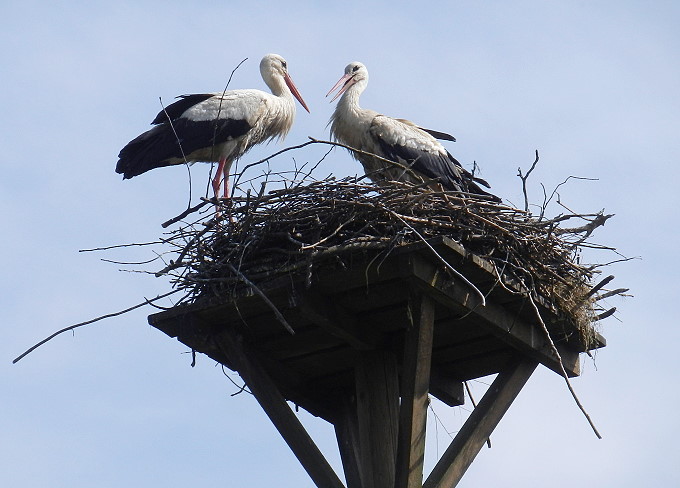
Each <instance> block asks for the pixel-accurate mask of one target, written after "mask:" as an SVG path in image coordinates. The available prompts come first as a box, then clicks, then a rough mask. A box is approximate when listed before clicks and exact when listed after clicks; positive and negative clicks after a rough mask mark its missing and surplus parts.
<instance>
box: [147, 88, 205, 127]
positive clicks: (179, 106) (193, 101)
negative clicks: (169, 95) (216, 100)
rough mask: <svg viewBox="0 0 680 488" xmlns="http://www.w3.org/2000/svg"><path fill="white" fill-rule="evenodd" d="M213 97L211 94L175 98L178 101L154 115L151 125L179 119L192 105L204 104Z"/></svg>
mask: <svg viewBox="0 0 680 488" xmlns="http://www.w3.org/2000/svg"><path fill="white" fill-rule="evenodd" d="M214 96H215V94H213V93H196V94H193V95H180V96H178V97H177V98H179V100H177V101H176V102H173V103H171V104H170V105H168V106H167V107H165V110H161V111H160V112H158V115H156V118H155V119H153V122H151V123H152V124H153V125H157V124H162V123H164V122H167V121H168V118H170V120H176V119H178V118H180V117H181V116H182V114H183V113H184V112H186V111H187V110H189V109H190V108H191V107H193V106H194V105H197V104H199V103H201V102H204V101H205V100H207V99H208V98H212V97H214Z"/></svg>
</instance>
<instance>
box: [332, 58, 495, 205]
mask: <svg viewBox="0 0 680 488" xmlns="http://www.w3.org/2000/svg"><path fill="white" fill-rule="evenodd" d="M367 85H368V70H367V69H366V66H364V65H363V64H362V63H359V62H356V61H355V62H353V63H350V64H348V65H347V67H346V68H345V74H344V75H343V76H342V78H340V80H339V81H338V82H337V83H336V84H335V85H334V86H333V88H331V89H330V91H329V92H328V93H327V94H326V96H328V95H330V94H331V93H333V92H334V91H335V90H338V92H337V93H336V94H335V96H334V97H333V98H332V99H331V102H332V101H334V100H336V99H337V98H338V97H340V96H342V98H340V101H339V102H338V104H337V106H336V108H335V112H333V115H332V116H331V120H330V125H331V134H332V136H333V138H335V139H336V140H337V141H339V142H341V143H343V144H345V145H347V146H350V147H352V148H354V149H358V150H360V151H363V152H364V153H371V154H375V155H377V156H380V157H381V158H384V159H388V160H389V161H394V162H396V163H398V164H390V163H389V162H387V161H384V160H380V159H378V158H375V157H373V156H371V155H368V154H364V153H360V152H354V151H353V152H352V153H353V156H354V157H355V158H356V159H357V160H358V161H359V162H360V163H361V164H362V165H363V167H364V171H365V173H366V175H367V176H368V177H369V178H371V180H373V181H375V182H376V183H382V182H384V181H389V180H401V181H409V182H412V183H420V182H421V181H422V180H419V178H418V177H416V176H415V175H419V176H420V175H422V176H424V177H425V178H429V179H435V180H437V181H438V182H439V183H441V184H442V186H443V187H444V188H446V189H447V190H453V191H459V192H465V193H473V194H477V195H484V196H486V197H488V198H491V199H493V200H495V201H500V199H499V198H498V197H496V196H494V195H491V194H490V193H488V192H486V191H484V190H483V189H482V188H480V186H479V184H481V185H483V186H486V187H489V184H488V183H487V182H486V181H484V180H483V179H481V178H477V177H475V176H473V175H472V174H471V173H470V172H469V171H467V170H466V169H465V168H463V167H462V166H461V164H460V163H459V162H458V161H457V160H456V159H455V158H454V157H453V156H452V155H451V154H450V153H449V152H448V151H447V150H446V149H445V148H444V146H442V145H441V143H439V141H437V139H441V140H446V141H455V140H456V139H455V138H454V137H453V136H451V135H449V134H446V133H444V132H438V131H435V130H430V129H424V128H422V127H418V126H417V125H416V124H414V123H413V122H411V121H409V120H405V119H395V118H392V117H388V116H386V115H382V114H380V113H378V112H376V111H374V110H368V109H364V108H361V107H360V106H359V97H360V96H361V94H362V93H363V91H364V90H365V89H366V86H367Z"/></svg>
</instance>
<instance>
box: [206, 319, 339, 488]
mask: <svg viewBox="0 0 680 488" xmlns="http://www.w3.org/2000/svg"><path fill="white" fill-rule="evenodd" d="M216 341H217V343H218V344H219V347H220V348H222V349H224V353H225V355H226V356H227V357H228V358H229V359H230V361H231V362H232V363H233V364H234V366H235V368H236V370H237V371H238V372H239V374H240V375H241V378H243V380H244V381H245V382H246V384H247V385H248V388H250V391H251V392H252V393H253V395H254V396H255V398H256V399H257V401H258V402H259V403H260V405H261V406H262V409H263V410H264V411H265V413H266V414H267V415H268V416H269V419H270V420H271V421H272V423H273V424H274V426H275V427H276V428H277V430H278V431H279V433H280V434H281V436H282V437H283V439H284V440H285V441H286V443H287V444H288V446H289V447H290V448H291V450H292V451H293V453H294V454H295V456H296V457H297V458H298V460H299V461H300V464H302V466H303V467H304V468H305V470H306V471H307V473H308V474H309V476H310V477H311V478H312V480H313V481H314V483H315V484H316V486H318V487H319V488H344V485H343V484H342V481H340V478H338V476H337V474H335V471H333V468H331V466H330V464H328V461H326V458H325V457H324V455H323V454H322V453H321V451H319V448H318V447H317V446H316V444H315V443H314V440H313V439H312V438H311V437H310V436H309V434H308V433H307V431H306V430H305V428H304V427H303V426H302V424H301V423H300V420H299V419H298V418H297V416H296V415H295V413H294V412H293V410H292V409H291V408H290V406H289V405H288V403H286V399H285V398H284V397H283V395H281V393H280V392H279V389H278V388H277V387H276V384H275V383H274V381H273V380H272V379H271V377H270V376H269V374H267V372H266V371H265V370H264V368H262V366H261V365H260V363H259V361H258V360H257V353H256V351H254V350H253V349H252V348H250V347H248V345H247V344H246V343H245V341H244V340H243V337H242V336H241V335H239V334H237V333H236V332H235V331H234V330H233V329H232V328H231V327H229V328H227V329H226V330H224V331H223V332H222V333H220V334H219V335H218V336H217V337H216Z"/></svg>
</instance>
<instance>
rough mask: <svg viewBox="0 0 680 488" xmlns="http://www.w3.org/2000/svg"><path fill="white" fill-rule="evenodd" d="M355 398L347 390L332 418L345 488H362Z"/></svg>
mask: <svg viewBox="0 0 680 488" xmlns="http://www.w3.org/2000/svg"><path fill="white" fill-rule="evenodd" d="M355 399H356V398H355V396H354V394H352V393H350V392H347V394H346V395H344V399H343V400H342V401H341V402H339V405H338V408H337V410H336V416H335V418H334V419H333V426H334V427H335V437H336V438H337V440H338V449H339V451H340V459H341V460H342V467H343V470H344V471H345V483H346V484H347V488H363V486H362V483H361V463H360V458H359V456H360V442H359V425H358V420H357V408H356V402H355V401H354V400H355Z"/></svg>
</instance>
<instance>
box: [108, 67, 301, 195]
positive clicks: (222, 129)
mask: <svg viewBox="0 0 680 488" xmlns="http://www.w3.org/2000/svg"><path fill="white" fill-rule="evenodd" d="M260 73H261V74H262V78H263V80H264V82H265V83H266V84H267V86H268V87H269V89H270V90H271V92H272V93H271V94H269V93H265V92H263V91H260V90H229V91H225V92H218V93H205V94H195V95H181V96H180V97H178V98H179V99H180V100H178V101H176V102H174V103H173V104H171V105H168V106H167V107H166V108H165V109H164V110H162V111H161V112H160V113H159V114H158V115H157V116H156V118H155V119H154V120H153V122H151V123H152V124H153V125H154V126H155V127H153V128H152V129H150V130H148V131H146V132H144V133H143V134H141V135H140V136H138V137H136V138H135V139H133V140H132V141H130V142H129V143H128V144H127V145H126V146H125V147H124V148H123V149H122V150H121V151H120V154H119V155H118V158H119V159H118V164H116V173H122V174H123V179H127V178H132V177H133V176H137V175H141V174H142V173H145V172H147V171H149V170H151V169H154V168H160V167H163V166H172V165H176V164H182V163H184V162H190V163H193V162H196V161H202V162H217V163H218V166H217V172H216V174H215V176H214V178H213V181H212V186H213V190H214V192H215V197H216V198H217V196H218V194H219V189H220V183H221V181H222V180H224V196H225V197H228V196H229V170H230V168H231V165H232V163H233V162H234V160H236V159H238V158H239V157H240V156H241V155H243V153H245V152H246V151H247V150H248V149H250V148H251V147H252V146H254V145H255V144H259V143H261V142H264V141H266V140H270V139H273V138H275V137H278V138H283V137H285V136H286V134H287V133H288V131H289V130H290V128H291V126H292V125H293V120H294V118H295V100H293V97H295V98H297V100H298V101H299V102H300V104H301V105H302V106H303V107H304V109H305V110H307V112H309V109H308V108H307V104H306V103H305V102H304V100H303V99H302V96H301V95H300V92H299V91H298V90H297V88H296V87H295V84H294V83H293V80H292V79H291V78H290V76H289V75H288V66H287V64H286V60H285V59H283V58H282V57H281V56H279V55H278V54H267V55H266V56H265V57H264V58H262V61H261V62H260Z"/></svg>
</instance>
